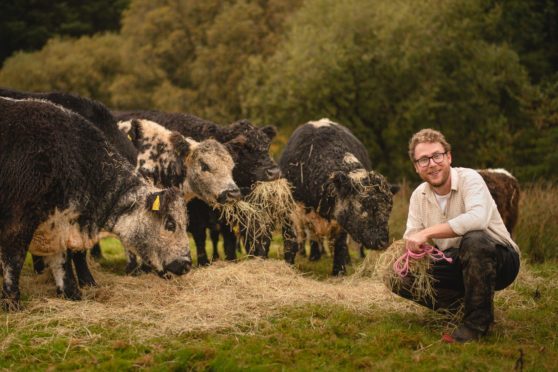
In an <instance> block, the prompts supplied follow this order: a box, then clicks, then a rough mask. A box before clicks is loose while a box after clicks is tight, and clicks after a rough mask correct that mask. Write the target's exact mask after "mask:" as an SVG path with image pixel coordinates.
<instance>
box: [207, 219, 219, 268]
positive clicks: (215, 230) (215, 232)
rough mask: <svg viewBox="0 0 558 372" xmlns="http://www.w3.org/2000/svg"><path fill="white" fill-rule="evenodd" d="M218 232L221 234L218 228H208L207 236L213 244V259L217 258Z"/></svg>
mask: <svg viewBox="0 0 558 372" xmlns="http://www.w3.org/2000/svg"><path fill="white" fill-rule="evenodd" d="M220 234H221V232H220V231H219V228H214V227H211V228H210V229H209V237H210V238H211V243H212V244H213V255H212V257H213V261H215V260H218V259H219V248H218V244H219V235H220Z"/></svg>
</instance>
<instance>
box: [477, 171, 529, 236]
mask: <svg viewBox="0 0 558 372" xmlns="http://www.w3.org/2000/svg"><path fill="white" fill-rule="evenodd" d="M477 172H479V174H480V175H481V176H482V178H483V179H484V182H485V183H486V186H488V190H489V191H490V194H491V195H492V198H493V199H494V201H495V202H496V207H497V208H498V212H500V216H502V220H503V221H504V225H506V229H507V230H508V231H509V233H510V234H512V233H513V230H514V228H515V225H516V223H517V218H518V215H519V193H520V189H519V182H517V179H516V178H515V177H514V176H513V175H512V174H511V173H510V172H508V171H507V170H505V169H481V170H477Z"/></svg>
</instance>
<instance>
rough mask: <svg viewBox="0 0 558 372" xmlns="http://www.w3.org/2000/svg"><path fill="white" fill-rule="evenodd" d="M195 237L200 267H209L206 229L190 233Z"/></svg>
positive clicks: (198, 229) (197, 229) (202, 228)
mask: <svg viewBox="0 0 558 372" xmlns="http://www.w3.org/2000/svg"><path fill="white" fill-rule="evenodd" d="M190 232H191V233H192V236H193V237H194V242H195V243H196V252H197V253H198V265H199V266H207V265H209V259H208V258H207V251H206V250H205V238H206V233H205V227H203V226H200V228H196V229H194V230H191V231H190Z"/></svg>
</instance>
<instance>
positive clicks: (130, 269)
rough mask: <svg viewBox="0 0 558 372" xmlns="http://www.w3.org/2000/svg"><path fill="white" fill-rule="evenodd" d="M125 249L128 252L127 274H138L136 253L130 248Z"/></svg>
mask: <svg viewBox="0 0 558 372" xmlns="http://www.w3.org/2000/svg"><path fill="white" fill-rule="evenodd" d="M124 251H125V252H126V274H128V275H138V274H139V266H138V260H137V258H136V255H135V254H133V253H132V252H130V251H129V250H128V249H125V250H124Z"/></svg>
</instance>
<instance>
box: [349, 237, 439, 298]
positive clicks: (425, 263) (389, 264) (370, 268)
mask: <svg viewBox="0 0 558 372" xmlns="http://www.w3.org/2000/svg"><path fill="white" fill-rule="evenodd" d="M406 252H407V249H406V248H405V240H404V239H400V240H396V241H394V242H393V243H392V244H391V245H390V246H389V247H388V249H387V250H386V251H385V252H383V253H382V254H381V255H380V256H378V257H375V258H372V257H374V256H371V255H369V256H370V257H371V258H370V259H369V258H368V256H367V259H365V260H364V261H363V263H362V265H361V266H360V267H359V268H358V269H357V270H356V272H355V275H357V276H361V277H363V276H371V277H375V278H376V279H377V280H380V281H382V282H384V283H385V284H386V286H387V287H388V288H390V289H391V290H392V291H395V292H397V291H398V289H399V288H400V287H401V285H403V281H404V280H405V279H404V278H402V277H401V276H400V275H399V274H398V273H397V272H395V270H394V269H393V264H394V263H395V261H397V259H398V258H399V257H401V256H402V255H403V254H405V253H406ZM429 268H430V259H429V258H428V255H425V256H424V257H423V258H422V259H412V258H411V259H409V273H408V275H407V276H412V277H414V281H413V284H412V286H411V288H409V290H410V292H411V293H412V295H413V297H414V298H415V299H416V300H422V301H424V302H430V303H434V287H433V282H434V280H435V279H434V278H433V277H432V274H431V273H430V271H429Z"/></svg>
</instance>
